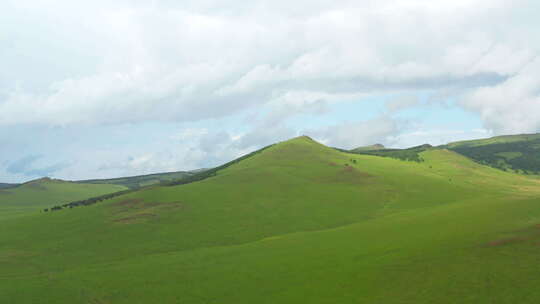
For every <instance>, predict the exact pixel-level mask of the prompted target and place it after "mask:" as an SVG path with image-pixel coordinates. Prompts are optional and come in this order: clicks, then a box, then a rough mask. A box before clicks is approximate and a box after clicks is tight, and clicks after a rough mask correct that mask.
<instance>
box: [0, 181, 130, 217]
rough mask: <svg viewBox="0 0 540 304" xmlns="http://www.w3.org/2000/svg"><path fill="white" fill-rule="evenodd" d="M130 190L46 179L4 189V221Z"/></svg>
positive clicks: (0, 204) (0, 194)
mask: <svg viewBox="0 0 540 304" xmlns="http://www.w3.org/2000/svg"><path fill="white" fill-rule="evenodd" d="M124 189H126V188H125V187H122V186H116V185H98V184H96V185H83V184H77V183H71V182H66V181H62V180H54V179H49V178H43V179H39V180H35V181H31V182H28V183H24V184H21V185H18V186H16V187H10V188H4V189H1V190H0V220H1V219H3V218H7V217H16V216H20V215H27V214H36V213H39V212H41V211H42V209H44V208H47V207H50V206H52V205H56V204H61V203H67V202H70V201H73V200H78V199H83V198H88V197H92V196H98V195H102V194H107V193H113V192H116V191H121V190H124Z"/></svg>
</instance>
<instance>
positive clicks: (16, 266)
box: [0, 137, 540, 304]
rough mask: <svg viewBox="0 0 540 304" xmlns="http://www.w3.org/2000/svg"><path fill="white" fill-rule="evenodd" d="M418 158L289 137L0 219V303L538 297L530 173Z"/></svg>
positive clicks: (536, 194)
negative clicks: (190, 171)
mask: <svg viewBox="0 0 540 304" xmlns="http://www.w3.org/2000/svg"><path fill="white" fill-rule="evenodd" d="M419 155H420V157H421V158H422V159H423V161H422V162H404V161H400V160H398V159H394V158H390V157H379V156H374V155H361V154H351V153H343V152H339V151H337V150H334V149H330V148H327V147H325V146H323V145H320V144H318V143H316V142H314V141H312V140H311V139H309V138H307V137H301V138H296V139H293V140H290V141H286V142H283V143H280V144H277V145H274V146H271V147H269V148H267V149H265V150H263V151H261V152H260V153H257V154H254V155H253V156H252V157H249V158H247V159H243V160H242V161H240V162H237V163H234V164H232V165H230V166H228V167H227V168H225V169H223V170H220V171H218V172H217V174H216V175H215V176H212V177H209V178H207V179H205V180H202V181H199V182H195V183H190V184H186V185H177V186H169V187H150V188H146V189H143V190H141V191H137V192H132V193H130V194H128V195H124V196H121V197H117V198H115V199H112V200H108V201H105V202H101V203H98V204H94V205H91V206H86V207H81V208H73V209H67V210H61V211H58V212H55V213H42V214H35V215H32V216H25V217H20V218H17V219H5V220H0V240H1V241H0V268H1V269H2V272H0V302H1V303H235V304H237V303H299V302H308V303H332V304H334V303H384V304H387V303H390V304H391V303H475V304H476V303H538V302H539V301H540V290H539V289H538V288H536V287H537V286H538V284H539V283H540V277H539V276H538V272H539V271H540V263H538V248H539V247H538V244H540V228H539V227H540V226H538V225H539V224H540V205H539V204H540V182H539V181H538V180H534V179H529V178H527V177H525V176H521V175H517V174H513V173H508V172H503V171H500V170H496V169H493V168H490V167H486V166H482V165H480V164H478V163H475V162H473V161H471V160H469V159H467V158H465V157H463V156H461V155H459V154H457V153H454V152H452V151H449V150H442V149H427V150H424V151H421V152H419ZM29 240H31V241H29Z"/></svg>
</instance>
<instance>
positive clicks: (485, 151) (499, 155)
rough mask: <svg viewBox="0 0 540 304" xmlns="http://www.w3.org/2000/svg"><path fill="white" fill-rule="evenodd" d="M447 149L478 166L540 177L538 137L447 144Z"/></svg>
mask: <svg viewBox="0 0 540 304" xmlns="http://www.w3.org/2000/svg"><path fill="white" fill-rule="evenodd" d="M441 148H447V149H449V150H452V151H455V152H457V153H460V154H463V155H465V156H467V157H469V158H471V159H473V160H475V161H477V162H479V163H481V164H485V165H488V166H491V167H494V168H498V169H502V170H511V171H514V172H517V173H524V174H540V134H522V135H505V136H497V137H492V138H488V139H479V140H469V141H461V142H455V143H450V144H448V145H446V146H442V147H441Z"/></svg>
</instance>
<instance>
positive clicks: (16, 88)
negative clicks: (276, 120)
mask: <svg viewBox="0 0 540 304" xmlns="http://www.w3.org/2000/svg"><path fill="white" fill-rule="evenodd" d="M53 3H55V4H56V5H52V4H53ZM284 3H285V2H283V1H272V2H269V1H254V2H253V3H243V4H241V5H240V4H238V5H236V6H232V5H230V4H229V5H226V6H225V5H223V4H222V3H219V2H216V1H204V2H203V3H202V4H201V3H199V2H197V1H186V2H183V4H182V5H181V6H180V5H175V4H173V3H172V2H171V1H152V2H151V3H143V2H123V1H120V2H117V3H116V2H115V3H114V4H113V3H110V2H104V1H97V2H96V3H95V4H89V3H87V4H85V5H82V6H81V7H77V6H75V5H73V4H72V3H70V2H68V1H44V2H43V3H41V4H39V5H30V2H27V1H17V2H15V1H7V2H6V3H5V4H3V7H0V8H3V9H2V10H1V11H2V13H0V14H2V15H1V16H6V18H7V17H9V18H10V20H11V19H14V20H15V19H16V18H15V17H16V16H19V15H20V14H24V15H25V16H26V18H24V19H23V18H19V21H17V22H16V24H17V25H18V28H8V30H7V32H8V35H6V36H5V38H4V40H5V41H2V42H3V45H6V46H9V47H4V48H3V53H5V54H6V56H3V58H4V59H0V65H2V66H8V67H9V66H12V67H13V69H11V68H10V69H4V72H0V73H2V74H1V76H0V79H1V82H2V85H1V86H0V92H2V93H0V95H1V96H3V98H2V99H1V100H2V101H1V102H0V125H14V124H32V123H39V124H47V125H72V124H122V123H139V122H143V121H149V120H153V121H181V122H187V121H197V120H204V119H211V118H220V117H226V116H230V115H233V114H235V113H238V112H241V111H245V110H246V109H249V108H256V107H260V106H263V105H265V104H271V105H274V106H276V107H277V108H280V107H286V106H288V100H290V98H289V97H290V96H294V94H297V93H295V92H302V94H304V95H310V94H311V95H315V94H322V95H326V96H337V97H338V96H342V95H344V94H349V95H359V94H366V93H380V92H388V91H396V90H398V91H403V90H418V89H443V88H462V89H465V88H469V87H478V86H486V85H489V86H491V85H496V84H498V83H500V82H502V81H505V80H506V79H507V78H508V77H511V76H512V75H514V74H515V73H516V71H517V70H518V69H519V67H520V66H521V65H522V64H523V63H524V62H526V61H527V60H529V59H530V57H531V56H532V54H534V53H535V51H536V50H535V48H536V47H538V41H536V39H534V38H531V39H529V40H525V37H524V36H523V35H512V33H513V32H515V31H517V30H520V31H528V32H529V33H530V34H534V31H533V30H532V29H534V28H535V27H531V28H529V27H526V26H514V25H512V24H510V25H508V26H505V27H504V28H493V26H492V25H493V24H496V23H498V22H502V21H504V20H507V18H514V19H516V18H521V19H523V20H529V19H531V18H529V19H527V18H522V17H521V14H522V12H521V11H520V9H519V8H517V9H516V8H514V7H510V6H508V5H507V4H506V3H505V2H504V1H467V2H462V1H459V2H456V1H437V5H434V4H432V3H431V2H429V1H412V2H410V3H408V4H403V2H401V1H390V0H387V1H368V2H361V4H360V3H359V2H354V1H345V2H339V3H338V2H334V1H318V2H316V3H313V2H311V1H310V2H305V1H299V2H298V3H295V4H292V3H290V2H287V3H286V6H287V9H286V10H284V9H283V5H284ZM527 3H528V2H524V3H522V4H523V6H524V7H525V6H527V5H525V4H527ZM59 4H62V5H60V6H62V7H63V9H62V10H61V11H58V10H54V9H53V7H56V6H58V5H59ZM515 6H516V7H519V5H517V4H516V5H515ZM43 20H47V22H46V23H44V21H43ZM14 22H15V21H14ZM521 22H522V23H525V22H532V21H521ZM525 25H527V24H525ZM20 31H22V32H24V33H25V35H18V34H17V33H18V32H20ZM81 33H84V34H82V35H81ZM441 33H444V34H441ZM529 36H530V37H532V36H535V35H529ZM36 37H47V39H46V41H47V42H46V43H41V42H40V41H41V40H39V39H36ZM83 37H84V39H83ZM66 41H70V44H67V43H66ZM426 42H429V43H428V44H426ZM38 50H39V51H38ZM25 53H29V54H32V56H29V57H26V56H18V57H17V56H16V55H17V54H19V55H20V54H25ZM33 57H35V59H36V62H37V64H38V66H39V71H37V70H36V67H33V66H32V65H31V64H28V61H29V60H30V61H32V58H33ZM79 63H84V64H80V65H79ZM15 67H18V69H16V68H15ZM13 70H16V72H15V73H14V75H9V73H8V71H13ZM36 71H37V72H36ZM21 83H22V84H25V85H23V86H21V85H20V84H21ZM26 84H28V85H30V86H31V87H27V86H28V85H26ZM329 98H331V97H329ZM312 106H313V104H312V102H307V103H304V104H303V105H300V106H296V107H295V108H294V109H293V111H290V113H291V114H289V116H291V115H295V114H296V113H302V112H303V111H304V108H306V107H307V108H309V107H312Z"/></svg>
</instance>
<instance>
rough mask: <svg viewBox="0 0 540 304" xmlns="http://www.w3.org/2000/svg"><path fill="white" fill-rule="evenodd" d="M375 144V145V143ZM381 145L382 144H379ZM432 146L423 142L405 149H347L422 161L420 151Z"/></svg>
mask: <svg viewBox="0 0 540 304" xmlns="http://www.w3.org/2000/svg"><path fill="white" fill-rule="evenodd" d="M375 146H376V145H375ZM379 146H382V145H379ZM431 148H433V146H431V145H429V144H424V145H420V146H416V147H411V148H407V149H386V148H383V149H358V148H357V149H353V150H350V151H347V152H349V153H355V154H365V155H376V156H383V157H392V158H397V159H401V160H406V161H416V162H421V161H423V158H422V157H421V156H420V153H421V152H424V151H426V150H428V149H431Z"/></svg>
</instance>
